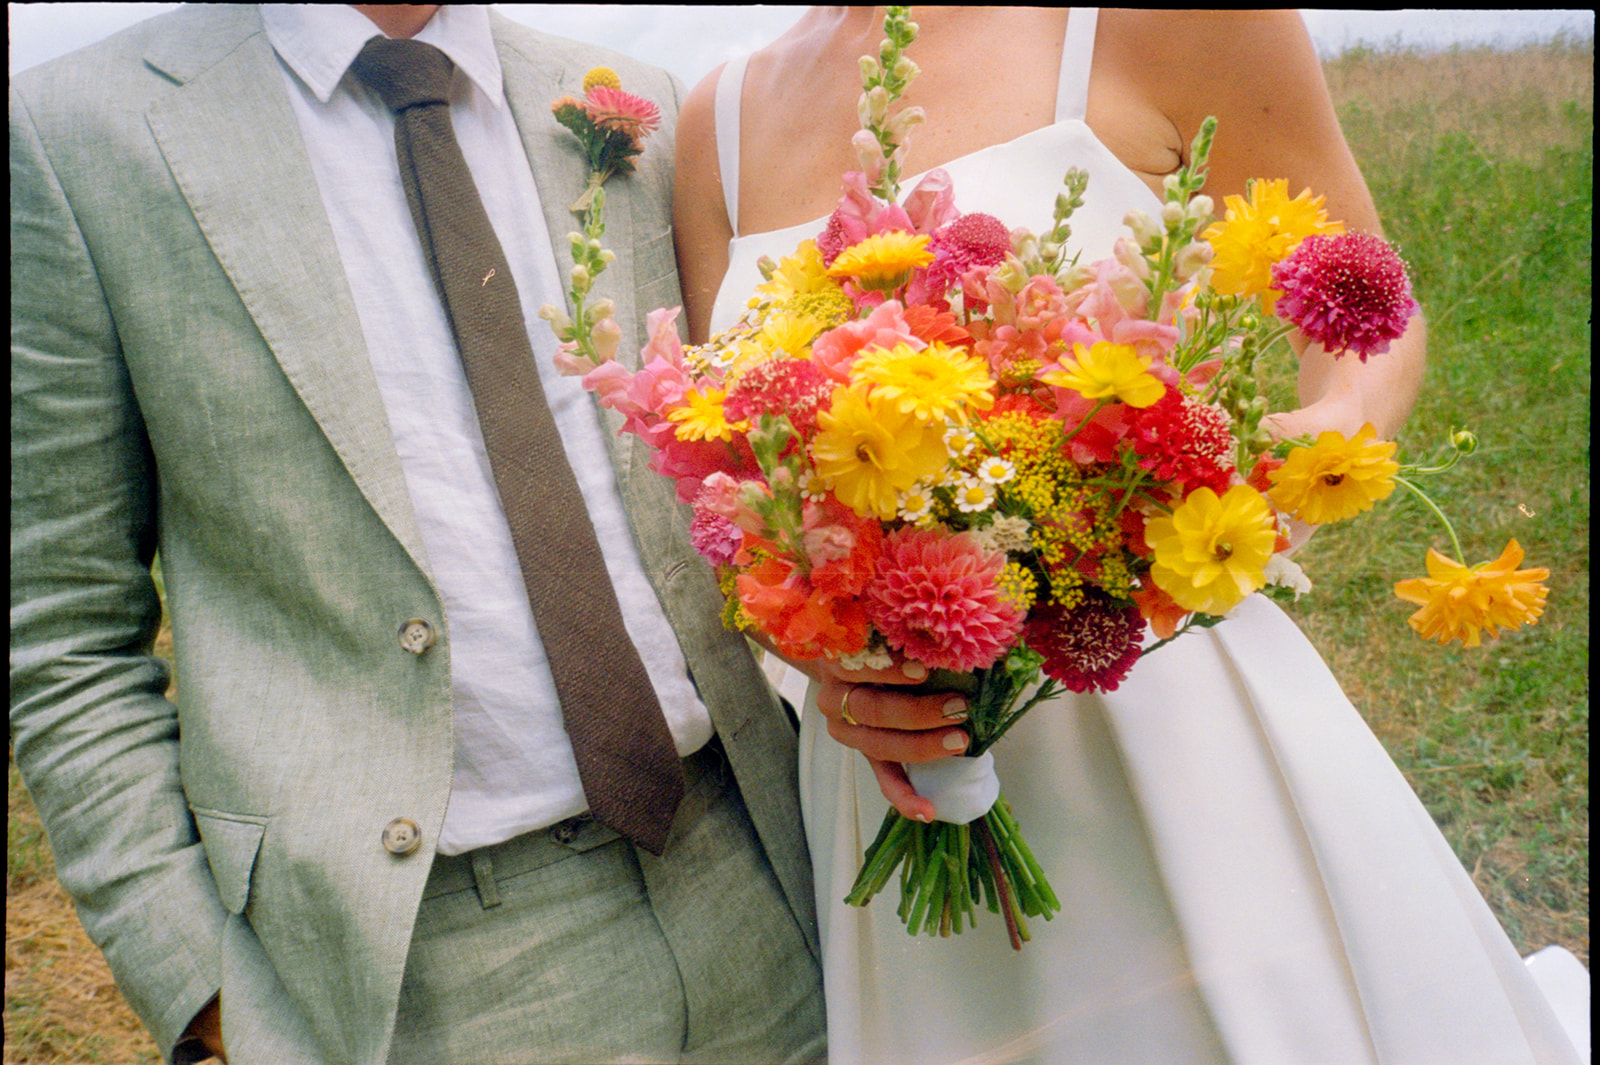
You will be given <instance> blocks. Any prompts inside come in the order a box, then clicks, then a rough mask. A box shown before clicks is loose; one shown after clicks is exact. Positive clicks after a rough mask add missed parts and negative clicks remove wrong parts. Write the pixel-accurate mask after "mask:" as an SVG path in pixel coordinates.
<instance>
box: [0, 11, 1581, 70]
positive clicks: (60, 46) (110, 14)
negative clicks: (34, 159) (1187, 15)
mask: <svg viewBox="0 0 1600 1065" xmlns="http://www.w3.org/2000/svg"><path fill="white" fill-rule="evenodd" d="M176 6H177V5H176V4H101V3H56V4H7V5H6V8H7V11H6V14H7V16H8V22H9V24H10V25H9V29H10V44H11V49H10V57H9V58H10V63H9V69H10V72H11V73H16V72H17V71H19V70H26V69H27V68H28V67H31V66H33V65H35V64H37V63H42V62H44V61H45V60H47V59H51V58H54V57H55V56H57V55H61V54H63V53H66V52H70V51H72V50H73V49H75V48H81V47H83V46H84V45H86V44H91V43H93V42H94V41H97V40H99V39H100V38H102V37H106V36H109V35H110V34H111V33H114V32H115V31H117V30H119V29H122V28H123V27H124V26H128V25H130V24H132V23H134V22H138V21H140V20H141V19H145V18H148V17H150V16H151V15H153V14H156V13H158V12H160V11H165V10H168V9H170V8H173V7H176ZM497 6H498V7H499V8H500V10H501V11H503V12H505V13H506V14H507V15H509V16H510V17H512V18H514V19H517V20H518V21H520V22H525V23H527V24H528V25H530V26H534V27H536V28H538V29H542V30H546V31H548V32H551V33H557V34H560V35H562V36H565V37H574V38H577V39H578V40H583V41H590V42H594V43H599V44H605V45H608V46H609V47H612V48H615V49H616V50H617V51H619V52H624V53H626V54H628V55H632V56H635V57H637V58H639V59H643V60H646V61H647V62H651V63H654V64H655V65H657V66H662V67H666V68H667V69H668V70H670V71H672V72H673V73H674V74H676V75H678V76H679V77H680V78H682V79H683V80H684V82H685V83H686V84H689V85H693V84H694V83H695V82H696V81H698V80H700V78H701V77H702V76H703V75H704V74H706V73H707V72H708V71H710V70H711V69H712V68H713V67H715V66H716V65H717V64H718V63H721V62H723V61H724V60H726V59H728V58H729V57H730V56H734V55H739V54H741V53H744V52H751V51H754V50H755V49H756V48H758V47H760V46H761V45H763V44H765V43H766V42H767V41H769V40H771V39H772V38H774V37H776V36H778V34H780V33H782V32H783V31H784V30H786V29H788V28H789V26H791V25H792V24H793V23H794V21H795V20H796V19H797V18H799V17H800V13H801V11H802V10H803V9H802V8H800V7H791V6H778V5H742V6H725V5H724V6H690V5H677V6H658V5H643V4H639V5H619V4H610V5H589V4H499V5H497ZM1305 18H1306V25H1307V27H1308V28H1309V30H1310V32H1311V36H1312V39H1313V40H1315V41H1316V43H1317V47H1318V49H1319V50H1320V51H1321V52H1322V53H1323V54H1324V55H1331V54H1333V53H1335V52H1337V51H1339V50H1341V49H1343V48H1346V47H1349V46H1351V45H1354V44H1358V43H1363V42H1365V43H1368V44H1386V43H1389V42H1391V41H1400V42H1403V43H1405V44H1410V45H1416V46H1418V47H1424V48H1443V47H1448V46H1449V45H1451V44H1454V43H1468V44H1477V43H1486V44H1503V45H1511V44H1516V43H1520V42H1523V41H1527V40H1537V39H1544V38H1548V37H1551V36H1553V35H1554V34H1556V33H1558V32H1561V31H1566V32H1568V33H1570V34H1577V35H1580V36H1593V34H1594V12H1593V11H1592V10H1587V11H1577V10H1539V11H1527V10H1519V11H1453V10H1439V9H1432V10H1422V9H1417V10H1396V11H1357V10H1344V11H1329V10H1311V9H1307V10H1306V11H1305Z"/></svg>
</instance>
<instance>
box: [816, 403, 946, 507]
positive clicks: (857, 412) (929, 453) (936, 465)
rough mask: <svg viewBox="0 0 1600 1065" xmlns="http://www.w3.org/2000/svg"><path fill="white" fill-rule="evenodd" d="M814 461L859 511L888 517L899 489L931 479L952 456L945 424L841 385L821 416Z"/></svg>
mask: <svg viewBox="0 0 1600 1065" xmlns="http://www.w3.org/2000/svg"><path fill="white" fill-rule="evenodd" d="M817 428H818V432H817V437H816V439H815V440H814V441H813V442H812V444H811V461H812V466H813V467H814V468H815V469H816V471H817V475H818V476H819V477H821V478H822V480H823V482H824V483H826V484H827V485H828V486H829V487H830V488H832V489H833V494H834V495H835V496H836V497H838V499H839V501H840V502H841V503H843V504H844V505H845V506H847V507H849V508H850V509H851V510H853V511H855V512H856V513H857V514H861V515H863V516H866V517H874V518H877V519H878V520H879V521H888V520H890V519H891V518H893V517H894V516H895V514H896V513H897V512H898V510H899V509H900V508H899V494H900V493H901V492H904V491H908V490H910V489H911V488H912V486H913V485H915V484H917V483H918V482H919V481H925V480H929V479H930V478H931V477H932V476H933V475H934V474H935V473H936V472H937V471H938V470H940V469H941V468H942V467H943V466H944V464H945V461H946V459H947V457H948V452H946V451H945V446H944V428H943V426H933V425H927V424H925V423H923V422H921V421H918V420H917V418H916V417H915V416H913V415H911V414H908V413H905V412H902V411H901V410H900V409H899V407H898V406H897V405H895V404H894V403H892V402H890V401H889V400H886V399H882V398H880V397H877V396H869V395H865V394H863V393H862V392H861V391H860V390H858V389H855V388H837V389H834V392H833V402H832V406H831V409H829V410H825V411H822V412H821V413H819V414H818V416H817Z"/></svg>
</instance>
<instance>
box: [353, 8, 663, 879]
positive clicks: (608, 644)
mask: <svg viewBox="0 0 1600 1065" xmlns="http://www.w3.org/2000/svg"><path fill="white" fill-rule="evenodd" d="M351 69H352V70H354V71H355V73H356V75H357V76H358V77H360V78H361V79H362V80H363V81H364V82H366V84H367V85H369V86H371V87H372V88H373V89H374V90H375V91H376V92H377V93H378V95H379V96H381V97H382V98H383V101H384V103H385V104H387V105H388V106H389V109H390V110H392V111H393V112H394V115H395V121H394V140H395V149H396V151H397V153H398V155H399V162H400V176H401V179H402V181H403V182H404V184H405V190H406V201H407V202H408V203H409V204H410V205H411V217H412V219H413V220H414V221H415V222H416V226H417V236H418V237H419V239H420V240H421V241H422V248H423V252H424V253H425V255H426V256H427V259H428V263H429V265H430V267H431V268H432V270H433V280H434V283H435V284H436V285H437V286H438V289H439V294H440V297H441V298H442V299H443V301H444V307H445V312H446V314H447V316H448V317H449V319H450V329H451V332H452V333H453V334H454V335H455V340H456V347H457V349H458V350H459V351H460V355H461V364H462V366H463V367H464V368H465V370H466V378H467V385H468V387H470V388H471V390H472V399H473V403H474V404H475V405H476V407H477V411H478V422H479V424H480V426H481V427H482V429H483V442H484V446H485V448H486V449H487V450H488V454H489V467H490V469H491V470H492V471H493V473H494V482H495V487H496V488H497V489H498V490H499V493H500V503H501V506H502V508H503V509H504V510H505V515H506V523H507V524H508V525H509V526H510V528H511V540H512V543H513V544H514V545H515V546H516V551H517V560H518V561H519V562H520V563H521V565H522V579H523V583H524V585H525V586H526V587H527V590H528V601H529V603H530V604H532V607H533V617H534V621H535V623H536V624H537V625H538V627H539V636H540V638H541V639H542V640H543V642H544V649H545V654H546V655H547V656H548V658H549V660H550V671H551V673H552V674H553V675H554V677H555V685H556V693H557V695H558V696H559V697H560V699H561V713H562V716H563V718H564V719H565V722H566V728H567V734H568V735H569V736H570V737H571V739H572V748H573V752H574V753H575V754H576V756H577V760H578V775H579V777H580V779H581V780H582V781H583V791H584V795H585V796H586V797H587V798H588V800H589V808H590V811H591V812H592V813H593V814H594V817H595V820H597V821H599V822H600V823H601V824H605V825H609V826H610V827H612V828H614V829H616V830H617V831H618V832H620V833H622V834H623V835H625V836H627V837H628V838H629V839H631V840H633V841H634V842H635V843H637V844H638V845H639V846H641V847H643V848H644V849H645V850H648V851H650V852H651V853H652V854H660V853H661V851H662V849H663V848H664V847H665V846H666V841H667V832H668V830H669V829H671V827H672V815H673V811H674V810H675V809H676V808H677V805H678V801H679V800H680V799H681V798H682V797H683V788H684V778H683V764H682V762H681V761H680V760H679V758H678V754H677V750H676V748H675V747H674V745H673V741H672V734H671V733H670V732H669V731H668V729H667V722H666V719H665V718H664V717H663V716H662V713H661V706H660V704H659V703H658V702H657V700H656V696H655V691H654V689H652V688H651V686H650V678H649V676H648V674H647V673H646V672H645V668H644V664H643V663H642V662H641V661H640V660H639V652H638V651H637V650H636V649H635V648H634V646H633V641H632V640H630V639H629V638H628V634H627V631H626V630H625V629H624V627H623V623H622V611H621V609H620V608H619V607H618V605H617V597H616V593H615V591H613V589H612V587H611V578H610V577H609V576H608V575H607V574H606V567H605V560H604V558H603V557H602V555H601V552H600V545H599V543H598V542H597V541H596V539H595V534H594V527H593V526H592V525H591V524H590V522H589V514H588V510H587V509H586V508H585V507H584V502H583V497H582V495H581V494H580V493H579V491H578V483H577V481H576V479H575V478H574V477H573V475H572V469H571V467H570V466H569V465H568V464H567V457H566V452H565V451H564V450H563V449H562V445H561V437H560V435H559V433H558V432H557V430H556V424H555V419H554V418H553V417H551V414H550V407H549V405H548V404H547V403H546V402H545V397H544V389H543V387H542V386H541V385H540V383H539V371H538V368H537V366H536V365H535V363H534V356H533V349H532V347H531V345H530V344H529V342H528V333H527V328H526V324H525V322H524V320H523V317H522V305H521V303H520V302H519V300H518V296H517V287H516V283H515V282H514V281H513V280H512V277H511V269H510V267H509V266H508V265H507V263H506V259H505V255H504V254H503V253H502V251H501V249H500V242H499V240H497V239H496V238H495V235H494V230H493V228H491V226H490V225H489V216H488V215H487V214H486V213H485V212H484V209H483V203H482V201H481V200H480V199H479V198H478V190H477V186H476V185H474V184H473V181H472V173H471V171H469V170H468V169H467V163H466V159H465V158H464V157H463V156H462V154H461V148H460V146H459V145H458V144H457V143H456V136H455V128H454V127H453V126H452V125H451V122H450V108H449V99H448V98H449V89H450V76H451V73H452V71H453V70H454V69H455V67H454V64H452V63H451V62H450V60H449V58H448V57H447V56H446V55H445V54H444V53H443V52H441V51H439V49H437V48H435V47H433V46H432V45H429V44H423V43H422V42H420V41H410V40H388V39H386V38H381V37H376V38H373V39H372V40H371V41H368V42H367V44H366V47H364V48H363V49H362V50H361V54H360V55H358V56H357V57H356V60H355V63H354V64H353V65H352V67H351Z"/></svg>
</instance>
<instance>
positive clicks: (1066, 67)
mask: <svg viewBox="0 0 1600 1065" xmlns="http://www.w3.org/2000/svg"><path fill="white" fill-rule="evenodd" d="M1099 17H1100V9H1099V8H1094V7H1075V8H1073V9H1072V13H1071V14H1070V15H1068V16H1067V32H1066V36H1065V39H1063V40H1062V42H1061V78H1060V81H1059V82H1058V83H1057V85H1056V121H1057V122H1070V121H1079V122H1081V121H1083V119H1084V116H1086V115H1087V114H1088V113H1089V70H1090V68H1091V67H1092V65H1093V63H1094V29H1095V23H1096V21H1098V19H1099Z"/></svg>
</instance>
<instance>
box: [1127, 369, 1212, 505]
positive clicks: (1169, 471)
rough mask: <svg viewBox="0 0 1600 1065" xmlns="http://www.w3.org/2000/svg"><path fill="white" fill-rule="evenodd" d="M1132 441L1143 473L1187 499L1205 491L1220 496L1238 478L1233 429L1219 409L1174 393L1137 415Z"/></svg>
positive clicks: (1137, 412)
mask: <svg viewBox="0 0 1600 1065" xmlns="http://www.w3.org/2000/svg"><path fill="white" fill-rule="evenodd" d="M1132 417H1133V431H1132V432H1131V433H1129V434H1128V442H1129V444H1130V445H1131V446H1132V447H1133V451H1134V453H1135V454H1136V455H1138V456H1139V459H1138V461H1139V466H1140V468H1141V469H1146V470H1149V471H1150V472H1151V473H1153V474H1155V476H1156V477H1157V478H1158V479H1160V480H1163V481H1172V482H1174V483H1176V484H1177V485H1178V486H1179V490H1180V493H1181V494H1183V495H1188V494H1189V493H1190V492H1191V491H1193V490H1194V489H1196V488H1200V487H1205V488H1209V489H1211V490H1212V491H1213V492H1217V493H1219V494H1220V493H1221V492H1222V491H1224V490H1225V489H1226V488H1227V487H1228V482H1229V481H1230V480H1231V479H1232V477H1233V451H1234V439H1233V427H1232V425H1231V423H1230V422H1229V421H1228V415H1227V413H1226V412H1224V411H1223V410H1222V409H1221V408H1220V407H1217V406H1214V405H1212V404H1210V403H1201V402H1198V401H1197V400H1194V399H1191V398H1189V397H1188V396H1185V395H1183V394H1182V393H1180V392H1176V391H1171V390H1169V391H1168V392H1167V394H1166V395H1165V396H1163V397H1161V399H1160V400H1158V401H1157V402H1156V403H1154V404H1152V405H1151V406H1148V407H1145V408H1143V409H1142V410H1135V411H1134V412H1133V413H1132Z"/></svg>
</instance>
